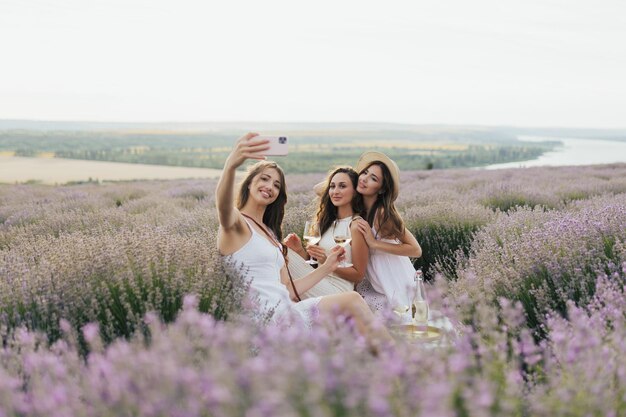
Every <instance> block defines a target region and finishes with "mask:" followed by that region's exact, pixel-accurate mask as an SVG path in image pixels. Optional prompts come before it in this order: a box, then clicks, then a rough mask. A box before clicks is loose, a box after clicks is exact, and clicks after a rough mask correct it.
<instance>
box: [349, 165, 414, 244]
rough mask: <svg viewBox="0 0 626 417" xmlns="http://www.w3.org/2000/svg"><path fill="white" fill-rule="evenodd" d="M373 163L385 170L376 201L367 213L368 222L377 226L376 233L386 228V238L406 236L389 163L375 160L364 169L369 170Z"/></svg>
mask: <svg viewBox="0 0 626 417" xmlns="http://www.w3.org/2000/svg"><path fill="white" fill-rule="evenodd" d="M372 165H376V166H378V167H379V168H380V170H381V171H382V172H383V184H382V186H381V188H380V191H379V192H378V197H377V198H376V201H375V202H374V205H373V206H372V208H371V209H370V211H369V213H367V218H366V220H367V222H368V223H369V225H370V226H376V234H377V235H378V233H381V231H382V230H383V229H384V234H385V235H384V236H383V235H382V234H381V236H382V237H384V238H389V237H394V238H398V239H400V238H401V237H402V236H404V221H402V217H400V213H398V210H397V209H396V205H395V204H394V200H395V198H394V192H393V190H394V183H393V177H392V176H391V172H390V171H389V168H387V165H385V164H384V163H382V162H380V161H373V162H372V163H371V164H369V165H368V166H367V167H365V168H364V169H363V171H365V170H367V169H368V168H369V167H371V166H372ZM363 171H361V172H359V175H361V174H362V173H363ZM377 212H378V213H379V217H378V224H377V225H374V219H375V218H376V213H377Z"/></svg>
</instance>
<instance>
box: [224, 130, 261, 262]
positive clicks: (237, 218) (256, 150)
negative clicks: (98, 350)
mask: <svg viewBox="0 0 626 417" xmlns="http://www.w3.org/2000/svg"><path fill="white" fill-rule="evenodd" d="M257 135H258V134H257V133H248V134H246V135H244V136H242V137H241V138H239V139H238V140H237V142H236V143H235V147H234V148H233V151H232V152H231V153H230V155H228V158H226V163H225V164H224V170H223V171H222V176H221V178H220V180H219V182H218V183H217V188H216V189H215V205H216V207H217V216H218V218H219V222H220V228H219V230H218V232H217V249H218V250H219V252H220V253H221V254H222V255H229V254H231V253H233V252H235V251H236V250H238V249H239V248H241V247H242V246H243V244H244V243H245V242H246V241H247V240H248V239H249V238H250V230H249V229H248V227H247V226H246V225H245V220H244V219H243V217H242V215H241V213H239V210H237V209H236V208H235V202H234V197H235V191H234V187H235V171H236V169H237V168H238V167H240V166H241V164H243V163H244V161H245V160H246V159H248V158H251V159H265V157H264V156H263V155H262V153H263V152H264V151H266V150H267V149H268V146H267V141H266V140H258V139H254V137H255V136H257Z"/></svg>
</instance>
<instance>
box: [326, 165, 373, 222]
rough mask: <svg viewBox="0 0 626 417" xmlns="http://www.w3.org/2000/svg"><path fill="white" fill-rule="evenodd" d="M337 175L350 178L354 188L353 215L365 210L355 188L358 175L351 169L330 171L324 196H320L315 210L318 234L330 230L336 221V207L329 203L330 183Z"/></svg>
mask: <svg viewBox="0 0 626 417" xmlns="http://www.w3.org/2000/svg"><path fill="white" fill-rule="evenodd" d="M337 174H347V175H348V177H350V181H351V182H352V187H353V188H354V196H353V197H352V201H351V207H352V211H353V212H354V213H355V214H359V215H361V214H363V213H364V211H365V208H364V206H363V196H361V194H359V193H357V192H356V187H357V184H358V182H359V174H357V172H356V171H355V170H354V169H352V167H340V168H337V169H335V170H334V171H332V172H331V173H330V174H328V178H327V179H326V188H325V189H324V194H322V197H321V200H320V205H319V208H318V209H317V222H318V223H319V227H320V234H324V232H325V231H326V230H328V229H329V228H330V226H331V225H332V224H333V222H334V221H335V220H337V212H338V209H337V207H336V206H335V205H334V204H333V203H332V202H331V201H330V194H329V190H330V182H331V180H332V179H333V177H334V176H335V175H337Z"/></svg>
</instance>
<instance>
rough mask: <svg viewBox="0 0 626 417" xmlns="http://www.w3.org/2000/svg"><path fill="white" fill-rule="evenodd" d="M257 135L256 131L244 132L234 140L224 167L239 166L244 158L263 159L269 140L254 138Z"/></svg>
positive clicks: (234, 167)
mask: <svg viewBox="0 0 626 417" xmlns="http://www.w3.org/2000/svg"><path fill="white" fill-rule="evenodd" d="M256 136H259V134H258V133H246V134H245V135H243V136H242V137H240V138H239V139H237V142H235V147H234V148H233V150H232V152H231V153H230V155H228V158H227V159H226V164H225V165H224V169H227V168H233V169H236V168H239V167H240V166H241V165H242V164H243V163H244V162H245V160H246V159H259V160H263V159H265V156H264V155H263V152H265V151H267V150H268V149H269V148H270V147H269V145H268V144H269V141H268V140H267V139H255V137H256Z"/></svg>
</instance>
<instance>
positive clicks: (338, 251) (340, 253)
mask: <svg viewBox="0 0 626 417" xmlns="http://www.w3.org/2000/svg"><path fill="white" fill-rule="evenodd" d="M345 254H346V250H345V249H344V248H342V247H341V246H339V245H337V246H335V247H334V248H332V249H331V250H330V252H329V253H328V257H326V259H325V261H326V262H324V267H326V268H328V269H329V271H330V272H335V270H336V269H337V268H338V267H339V262H341V261H342V260H343V258H344V257H345Z"/></svg>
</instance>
